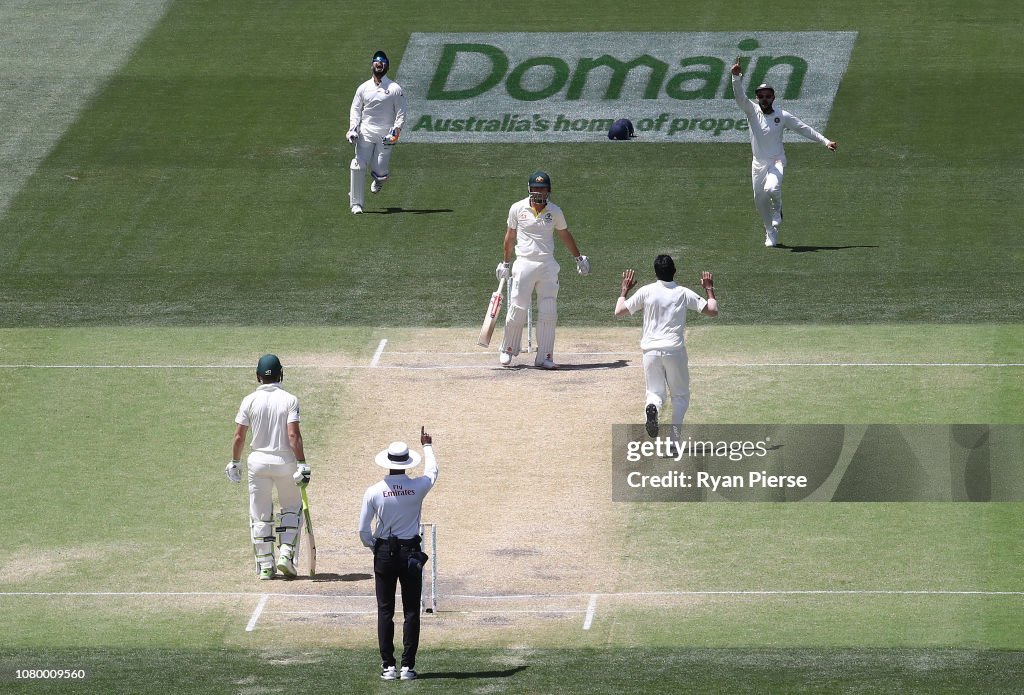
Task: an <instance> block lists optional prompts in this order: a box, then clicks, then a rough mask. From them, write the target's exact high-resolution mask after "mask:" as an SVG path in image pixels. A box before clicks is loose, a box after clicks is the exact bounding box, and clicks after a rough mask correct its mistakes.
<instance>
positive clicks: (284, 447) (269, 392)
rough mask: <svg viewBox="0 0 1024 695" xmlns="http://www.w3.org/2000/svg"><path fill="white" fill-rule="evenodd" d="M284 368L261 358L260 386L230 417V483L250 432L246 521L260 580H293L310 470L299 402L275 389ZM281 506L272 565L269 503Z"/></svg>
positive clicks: (270, 358) (258, 368) (237, 479)
mask: <svg viewBox="0 0 1024 695" xmlns="http://www.w3.org/2000/svg"><path fill="white" fill-rule="evenodd" d="M283 379H284V369H283V368H282V367H281V360H279V359H278V358H277V356H276V355H263V357H261V358H260V360H259V363H258V364H257V365H256V381H258V382H259V384H260V386H259V388H257V389H256V390H255V391H253V392H252V393H250V394H249V395H248V396H246V397H245V398H244V399H242V405H241V406H240V407H239V409H238V415H236V416H235V423H236V425H237V427H236V428H235V438H234V441H233V442H232V445H231V461H229V462H228V465H227V466H226V467H225V469H224V472H225V473H226V474H227V476H228V480H230V481H231V482H233V483H238V482H241V480H242V473H241V470H240V469H239V465H238V464H239V462H240V460H241V457H242V447H243V446H244V445H245V437H246V433H247V432H248V430H249V429H250V428H251V429H252V442H251V443H250V448H251V452H250V453H249V458H248V468H249V518H250V529H251V532H252V543H253V549H254V551H255V553H256V571H257V574H258V576H259V578H260V579H273V578H274V576H275V574H276V573H277V571H278V570H279V571H280V572H281V574H283V575H284V576H285V577H288V578H289V579H290V578H292V577H294V576H295V574H296V572H295V558H296V557H297V553H298V547H299V523H300V522H299V514H300V513H301V511H302V496H301V493H300V491H299V488H303V487H306V485H308V484H309V478H310V474H311V471H310V468H309V466H308V465H307V464H306V454H305V451H304V450H303V447H302V432H301V431H300V429H299V399H298V398H296V397H295V396H293V395H292V394H290V393H288V392H287V391H285V390H284V389H283V388H281V381H282V380H283ZM274 487H277V499H278V502H279V503H280V505H281V514H280V516H279V517H278V522H279V525H278V527H277V529H276V530H277V533H278V536H277V540H278V546H279V548H280V552H279V557H278V560H277V564H276V565H275V563H274V531H275V529H274V500H273V489H274Z"/></svg>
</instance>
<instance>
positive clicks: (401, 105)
mask: <svg viewBox="0 0 1024 695" xmlns="http://www.w3.org/2000/svg"><path fill="white" fill-rule="evenodd" d="M408 110H409V102H408V101H407V100H406V98H405V90H403V89H402V88H401V87H399V88H398V97H397V98H396V99H395V127H396V128H399V129H401V128H403V127H405V113H406V111H408Z"/></svg>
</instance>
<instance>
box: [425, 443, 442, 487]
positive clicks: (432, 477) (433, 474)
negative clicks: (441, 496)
mask: <svg viewBox="0 0 1024 695" xmlns="http://www.w3.org/2000/svg"><path fill="white" fill-rule="evenodd" d="M439 473H440V470H439V469H438V467H437V457H435V456H434V446H433V445H432V444H425V445H424V446H423V477H425V478H427V479H428V480H429V481H430V486H431V487H433V486H434V483H436V482H437V476H438V474H439Z"/></svg>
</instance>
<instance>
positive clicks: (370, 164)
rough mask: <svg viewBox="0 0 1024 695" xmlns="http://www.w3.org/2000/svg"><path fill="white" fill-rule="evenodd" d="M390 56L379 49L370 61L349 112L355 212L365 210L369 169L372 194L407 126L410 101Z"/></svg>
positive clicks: (378, 188) (379, 186)
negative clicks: (391, 73)
mask: <svg viewBox="0 0 1024 695" xmlns="http://www.w3.org/2000/svg"><path fill="white" fill-rule="evenodd" d="M388 66H389V63H388V56H387V54H386V53H384V51H377V52H376V53H374V54H373V58H372V59H371V61H370V67H371V70H372V74H371V76H370V79H368V80H367V81H366V82H363V83H362V84H361V85H359V88H358V89H357V90H356V94H355V96H354V97H352V108H351V109H349V115H348V135H347V136H346V138H347V139H348V141H349V142H350V143H351V144H353V145H355V148H356V152H355V157H353V158H352V163H351V165H350V166H349V168H350V169H351V171H350V174H351V183H350V186H349V194H348V197H349V204H350V205H351V206H352V213H353V214H355V215H358V214H361V213H362V212H363V188H364V186H365V185H366V170H367V169H369V170H370V176H371V177H372V178H373V183H372V184H370V193H380V191H381V189H382V188H383V187H384V182H385V181H387V180H388V165H389V163H390V162H391V150H392V148H393V147H394V145H395V143H396V142H398V136H399V135H401V133H402V126H404V125H405V112H406V110H407V109H408V103H407V102H406V99H405V93H404V92H403V91H402V87H401V86H400V85H399V84H398V83H397V82H395V81H393V80H392V79H391V78H390V77H388V76H387V73H388Z"/></svg>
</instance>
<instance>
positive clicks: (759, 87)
mask: <svg viewBox="0 0 1024 695" xmlns="http://www.w3.org/2000/svg"><path fill="white" fill-rule="evenodd" d="M763 91H768V92H771V93H772V96H775V87H772V86H771V85H770V84H768V83H767V82H762V83H761V84H759V85H757V89H755V90H754V94H757V93H758V92H763Z"/></svg>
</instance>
